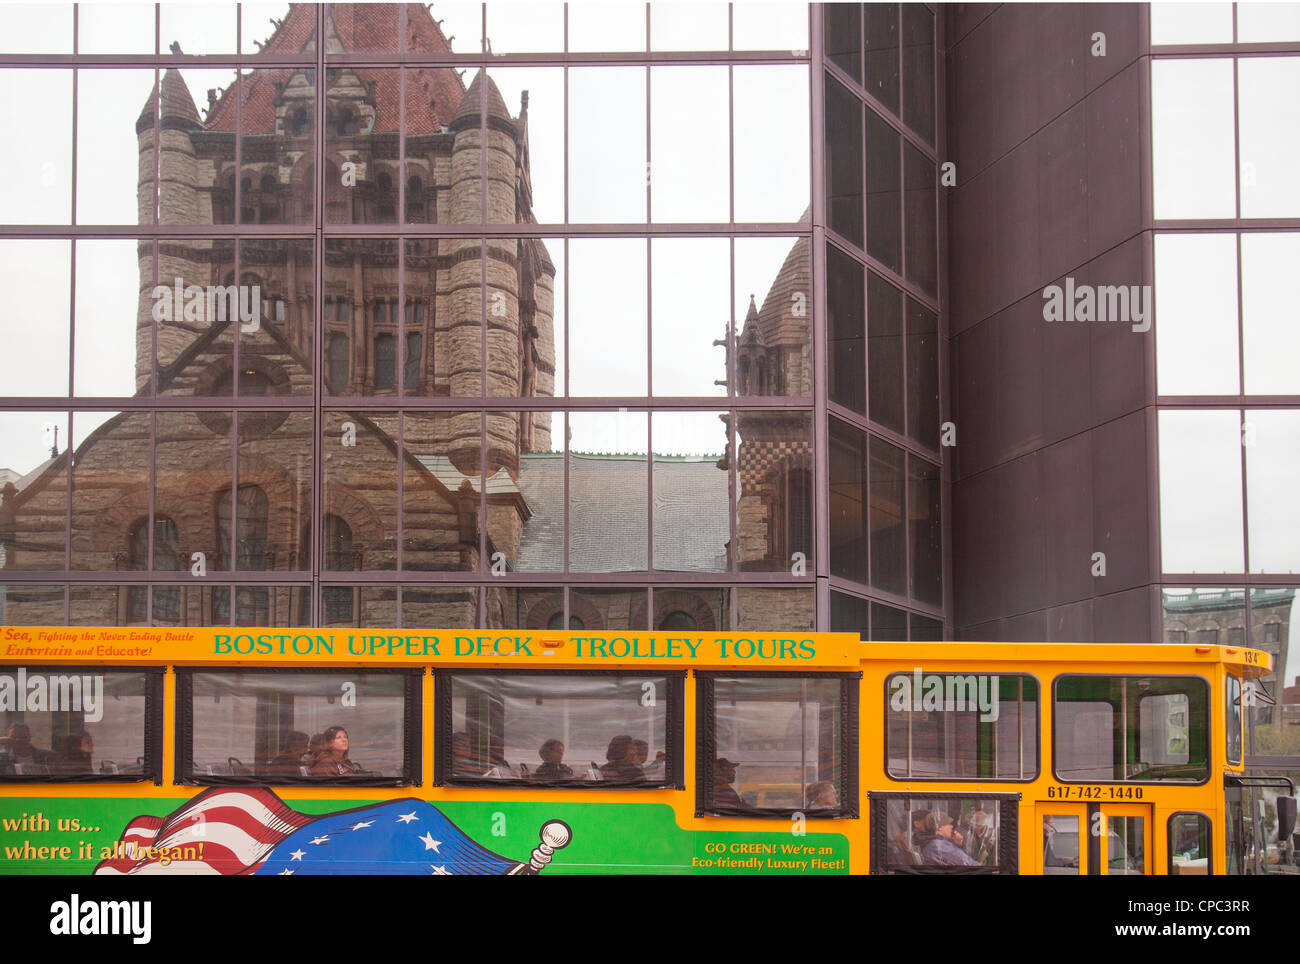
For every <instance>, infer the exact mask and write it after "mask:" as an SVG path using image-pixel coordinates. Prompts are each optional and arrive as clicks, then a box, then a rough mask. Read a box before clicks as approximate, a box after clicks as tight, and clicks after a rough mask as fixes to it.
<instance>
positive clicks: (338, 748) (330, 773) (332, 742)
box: [311, 726, 361, 777]
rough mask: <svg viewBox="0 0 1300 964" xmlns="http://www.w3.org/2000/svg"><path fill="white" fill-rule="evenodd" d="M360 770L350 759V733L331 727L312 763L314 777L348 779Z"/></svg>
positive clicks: (338, 727)
mask: <svg viewBox="0 0 1300 964" xmlns="http://www.w3.org/2000/svg"><path fill="white" fill-rule="evenodd" d="M360 769H361V768H360V767H359V766H357V765H356V764H355V763H353V762H352V760H351V759H349V758H348V731H347V730H345V729H343V727H341V726H331V727H330V728H329V729H327V730H326V731H325V733H324V737H323V739H322V741H321V747H320V749H319V750H318V751H317V752H316V758H315V760H314V761H313V762H312V765H311V773H312V776H318V777H348V776H351V775H352V774H354V773H356V772H357V771H358V770H360Z"/></svg>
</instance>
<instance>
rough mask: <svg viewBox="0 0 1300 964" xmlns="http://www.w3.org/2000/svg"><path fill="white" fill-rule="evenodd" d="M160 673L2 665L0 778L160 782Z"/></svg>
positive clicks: (90, 667)
mask: <svg viewBox="0 0 1300 964" xmlns="http://www.w3.org/2000/svg"><path fill="white" fill-rule="evenodd" d="M162 673H163V671H162V670H161V669H152V668H151V669H135V668H132V669H106V668H104V667H103V666H80V667H73V666H0V782H5V783H89V782H131V783H138V782H141V781H145V780H151V781H153V782H154V783H160V782H161V779H162V714H161V711H160V710H161V706H162Z"/></svg>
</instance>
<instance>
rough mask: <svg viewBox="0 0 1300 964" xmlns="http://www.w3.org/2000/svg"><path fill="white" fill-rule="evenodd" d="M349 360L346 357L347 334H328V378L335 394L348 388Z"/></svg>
mask: <svg viewBox="0 0 1300 964" xmlns="http://www.w3.org/2000/svg"><path fill="white" fill-rule="evenodd" d="M350 370H351V361H350V359H349V358H348V336H347V335H337V334H335V335H330V346H329V378H330V388H331V389H332V390H333V391H334V393H335V394H336V395H344V394H346V393H347V390H348V373H349V371H350Z"/></svg>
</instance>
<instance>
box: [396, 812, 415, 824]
mask: <svg viewBox="0 0 1300 964" xmlns="http://www.w3.org/2000/svg"><path fill="white" fill-rule="evenodd" d="M419 819H420V818H419V817H417V816H416V815H415V811H414V810H412V811H411V812H410V813H403V814H400V815H399V816H398V818H397V822H398V823H410V822H411V821H412V820H419Z"/></svg>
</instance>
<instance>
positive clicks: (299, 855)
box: [289, 850, 305, 860]
mask: <svg viewBox="0 0 1300 964" xmlns="http://www.w3.org/2000/svg"><path fill="white" fill-rule="evenodd" d="M304 853H305V851H302V850H295V851H294V852H293V853H291V854H290V855H289V856H290V857H292V858H293V859H294V860H302V855H303V854H304Z"/></svg>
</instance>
